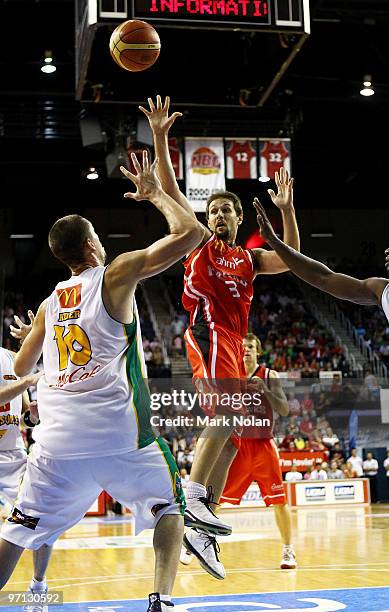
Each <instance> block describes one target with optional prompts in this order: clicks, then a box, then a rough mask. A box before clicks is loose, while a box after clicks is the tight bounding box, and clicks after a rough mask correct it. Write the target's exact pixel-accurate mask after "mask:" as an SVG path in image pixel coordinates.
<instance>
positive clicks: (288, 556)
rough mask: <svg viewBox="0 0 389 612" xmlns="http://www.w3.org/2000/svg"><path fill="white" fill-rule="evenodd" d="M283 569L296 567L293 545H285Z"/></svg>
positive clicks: (282, 561) (281, 565)
mask: <svg viewBox="0 0 389 612" xmlns="http://www.w3.org/2000/svg"><path fill="white" fill-rule="evenodd" d="M280 567H281V569H296V567H297V561H296V555H295V552H294V548H293V546H292V545H291V544H290V545H289V546H288V545H285V544H284V547H283V549H282V560H281V564H280Z"/></svg>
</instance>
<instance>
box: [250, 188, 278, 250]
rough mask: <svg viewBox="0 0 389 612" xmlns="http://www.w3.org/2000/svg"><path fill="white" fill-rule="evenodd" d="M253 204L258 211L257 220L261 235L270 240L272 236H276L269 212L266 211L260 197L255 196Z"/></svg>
mask: <svg viewBox="0 0 389 612" xmlns="http://www.w3.org/2000/svg"><path fill="white" fill-rule="evenodd" d="M253 206H254V208H255V210H256V211H257V222H258V225H259V233H260V234H261V236H262V237H263V238H264V239H265V240H266V241H267V242H269V241H270V240H271V239H272V238H276V237H277V236H276V234H275V231H274V229H273V227H272V224H271V223H270V221H269V219H268V217H267V214H266V213H265V209H264V208H263V206H262V204H261V203H260V201H259V200H258V198H254V202H253Z"/></svg>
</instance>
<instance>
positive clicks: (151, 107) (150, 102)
mask: <svg viewBox="0 0 389 612" xmlns="http://www.w3.org/2000/svg"><path fill="white" fill-rule="evenodd" d="M147 102H148V103H149V106H150V110H151V112H152V113H154V111H155V106H154V102H153V99H152V98H147Z"/></svg>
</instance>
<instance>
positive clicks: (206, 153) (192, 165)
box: [185, 138, 226, 212]
mask: <svg viewBox="0 0 389 612" xmlns="http://www.w3.org/2000/svg"><path fill="white" fill-rule="evenodd" d="M185 170H186V172H185V174H186V196H187V198H188V200H189V202H190V204H191V205H192V206H193V209H194V210H195V211H196V212H204V211H205V207H206V201H207V198H208V197H209V196H210V195H212V194H213V193H216V192H217V191H224V190H225V188H226V183H225V169H224V143H223V139H222V138H186V139H185Z"/></svg>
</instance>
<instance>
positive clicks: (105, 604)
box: [0, 587, 389, 612]
mask: <svg viewBox="0 0 389 612" xmlns="http://www.w3.org/2000/svg"><path fill="white" fill-rule="evenodd" d="M174 601H175V607H174V612H192V611H193V612H251V611H252V612H255V610H258V611H259V610H262V611H266V610H268V611H270V610H274V611H277V612H299V611H300V610H314V611H315V612H336V611H337V610H346V611H347V612H351V611H353V612H389V587H371V588H358V589H334V590H320V591H297V592H296V591H295V592H283V593H250V594H243V595H239V594H238V595H217V596H207V597H184V598H182V597H181V598H177V599H175V600H174ZM0 609H1V612H17V611H19V610H22V609H23V608H21V607H19V606H17V607H15V606H12V607H11V606H1V608H0ZM50 610H51V611H52V612H110V611H112V612H114V611H115V612H116V611H119V612H146V610H147V603H146V602H145V600H141V599H136V600H135V599H132V600H117V601H93V602H92V601H90V602H82V603H67V604H64V605H62V606H50Z"/></svg>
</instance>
